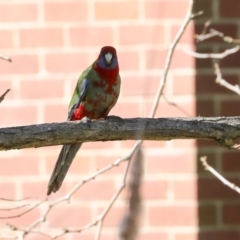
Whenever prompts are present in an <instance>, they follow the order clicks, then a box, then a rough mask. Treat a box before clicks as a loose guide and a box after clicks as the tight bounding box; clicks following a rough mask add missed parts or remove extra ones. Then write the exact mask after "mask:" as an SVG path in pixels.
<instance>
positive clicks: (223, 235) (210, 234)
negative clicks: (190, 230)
mask: <svg viewBox="0 0 240 240" xmlns="http://www.w3.org/2000/svg"><path fill="white" fill-rule="evenodd" d="M239 236H240V232H239V231H237V230H232V229H230V230H217V229H216V230H209V231H206V232H204V231H202V232H200V233H199V238H198V239H199V240H212V239H218V240H226V239H236V240H239Z"/></svg>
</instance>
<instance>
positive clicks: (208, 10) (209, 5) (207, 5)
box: [193, 0, 213, 22]
mask: <svg viewBox="0 0 240 240" xmlns="http://www.w3.org/2000/svg"><path fill="white" fill-rule="evenodd" d="M212 9H213V2H209V1H208V0H196V1H194V8H193V12H195V13H196V12H199V11H203V12H204V14H203V15H202V16H201V20H202V19H203V20H204V19H206V20H209V18H211V17H212V14H213V11H212ZM196 22H197V21H196Z"/></svg>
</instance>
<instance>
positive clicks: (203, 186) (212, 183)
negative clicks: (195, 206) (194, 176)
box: [198, 173, 240, 200]
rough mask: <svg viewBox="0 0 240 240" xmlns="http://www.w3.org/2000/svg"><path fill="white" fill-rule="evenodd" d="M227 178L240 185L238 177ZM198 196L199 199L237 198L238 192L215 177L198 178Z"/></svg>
mask: <svg viewBox="0 0 240 240" xmlns="http://www.w3.org/2000/svg"><path fill="white" fill-rule="evenodd" d="M209 174H210V173H209ZM228 180H229V181H230V182H232V183H235V184H237V185H240V180H239V179H233V178H228ZM198 196H199V199H200V200H203V199H204V200H210V199H238V198H239V194H238V193H236V192H235V191H233V190H232V189H230V188H229V187H227V186H225V185H223V183H222V182H221V181H219V180H218V179H216V178H200V179H199V180H198Z"/></svg>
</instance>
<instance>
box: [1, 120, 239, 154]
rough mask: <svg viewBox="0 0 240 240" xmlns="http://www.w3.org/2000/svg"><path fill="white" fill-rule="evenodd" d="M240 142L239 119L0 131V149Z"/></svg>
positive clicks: (99, 123)
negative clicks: (116, 143) (184, 141)
mask: <svg viewBox="0 0 240 240" xmlns="http://www.w3.org/2000/svg"><path fill="white" fill-rule="evenodd" d="M135 139H141V140H164V141H166V140H172V139H214V140H216V141H218V142H220V143H222V144H224V145H226V146H228V147H229V146H232V144H233V141H234V140H237V139H240V117H229V118H226V117H216V118H203V117H197V118H158V119H151V118H129V119H122V120H118V119H112V120H98V121H88V122H87V123H85V122H81V121H76V122H63V123H48V124H39V125H30V126H21V127H11V128H2V129H0V150H10V149H21V148H31V147H43V146H52V145H62V144H69V143H76V142H95V141H115V140H135Z"/></svg>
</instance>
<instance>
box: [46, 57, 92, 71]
mask: <svg viewBox="0 0 240 240" xmlns="http://www.w3.org/2000/svg"><path fill="white" fill-rule="evenodd" d="M89 65H90V64H89V61H88V55H87V54H84V53H72V54H71V53H59V54H46V70H47V71H48V72H50V73H71V72H78V73H79V74H80V73H82V72H83V71H84V70H85V69H86V68H87V67H88V66H89Z"/></svg>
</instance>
